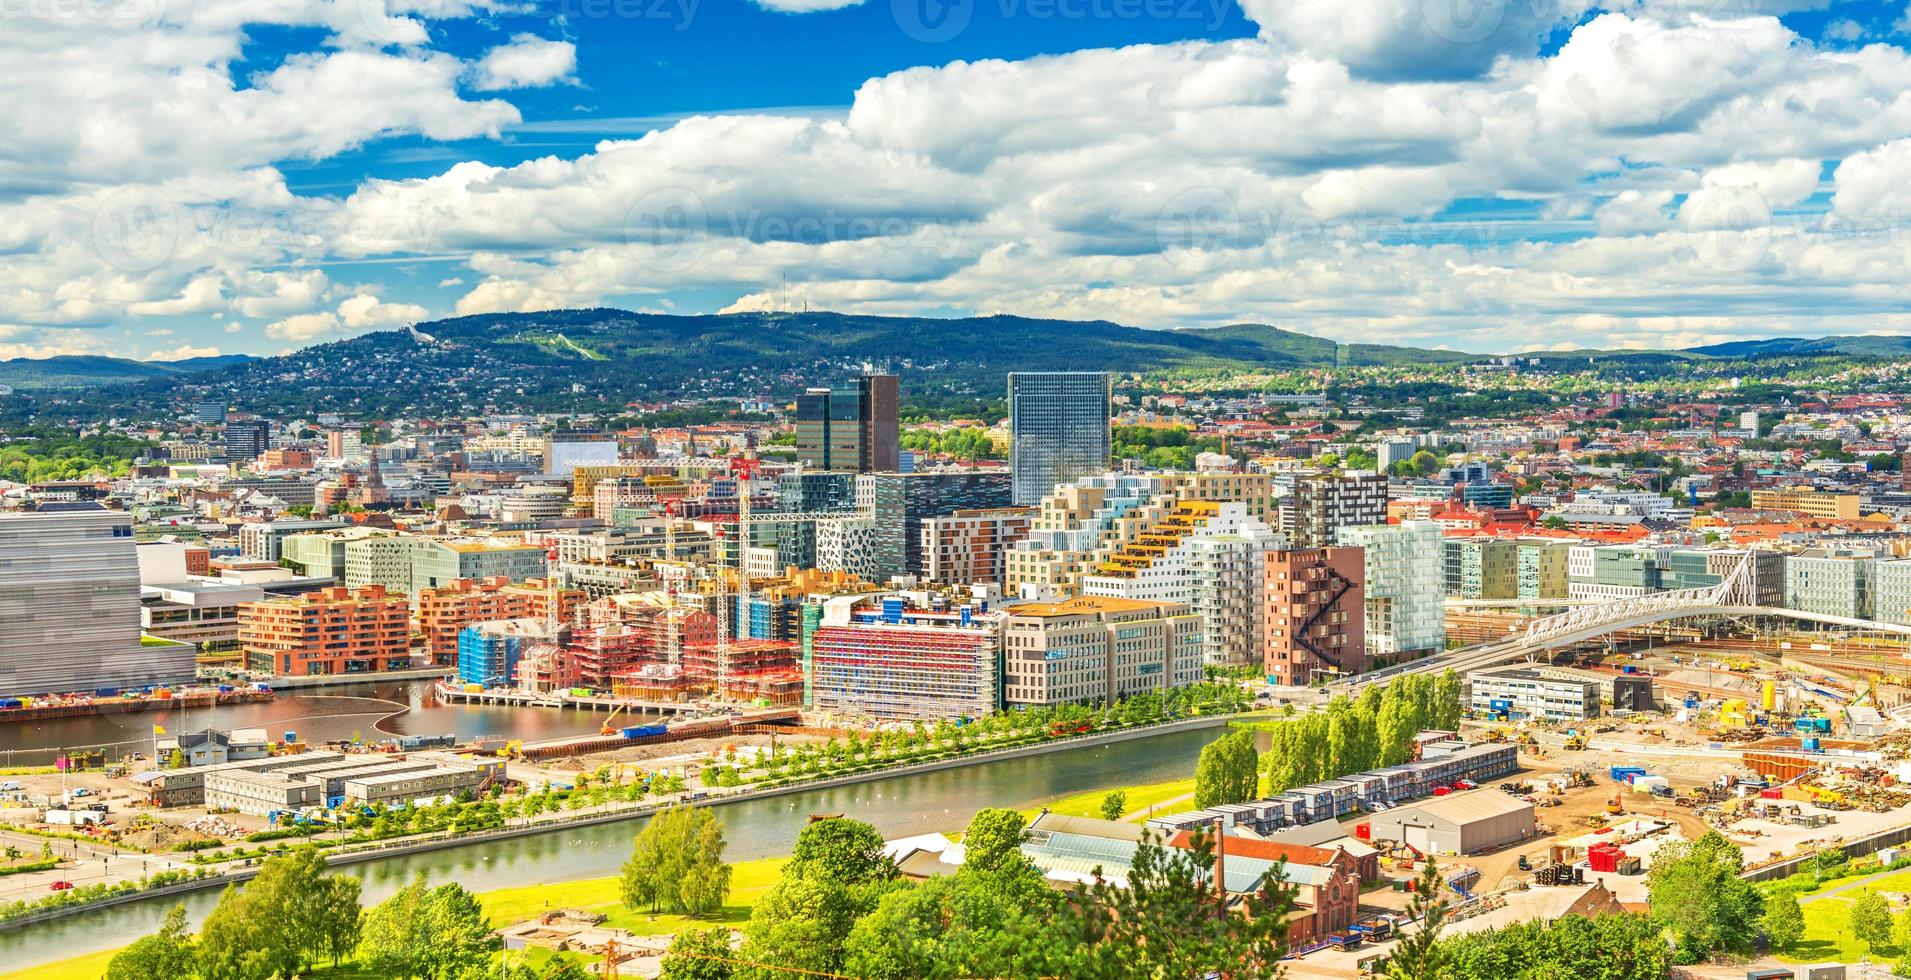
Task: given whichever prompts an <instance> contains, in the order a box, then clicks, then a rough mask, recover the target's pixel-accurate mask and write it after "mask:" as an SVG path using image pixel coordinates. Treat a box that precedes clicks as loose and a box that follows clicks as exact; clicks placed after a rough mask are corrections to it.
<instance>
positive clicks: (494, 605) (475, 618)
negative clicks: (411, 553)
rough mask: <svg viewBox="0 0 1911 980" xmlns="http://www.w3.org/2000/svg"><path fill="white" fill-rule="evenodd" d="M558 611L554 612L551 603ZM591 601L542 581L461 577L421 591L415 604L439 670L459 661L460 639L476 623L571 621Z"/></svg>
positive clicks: (427, 649) (427, 650) (577, 592)
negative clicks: (463, 632) (545, 620)
mask: <svg viewBox="0 0 1911 980" xmlns="http://www.w3.org/2000/svg"><path fill="white" fill-rule="evenodd" d="M554 599H555V600H556V605H557V609H556V611H555V613H553V611H552V609H551V606H552V601H553V600H554ZM586 601H587V596H586V595H585V593H584V590H582V589H561V590H560V589H552V588H550V587H548V585H547V583H545V582H544V581H542V580H538V579H532V580H530V581H527V582H523V583H513V582H512V581H511V580H510V579H508V578H504V577H503V576H493V577H491V578H487V579H482V580H472V579H460V580H458V581H456V582H453V583H451V584H450V585H446V586H441V587H439V588H435V589H422V590H420V591H419V593H418V600H417V604H416V609H417V616H418V629H419V632H421V633H423V634H424V635H425V654H426V656H427V657H429V658H430V660H431V662H432V663H433V664H435V665H438V666H450V665H452V664H455V663H457V662H458V643H459V640H458V635H459V633H460V632H462V631H463V630H464V628H465V627H467V626H469V625H471V624H473V623H482V622H490V621H493V620H505V619H540V620H542V619H555V620H556V621H558V622H563V623H568V622H570V621H571V619H572V617H573V616H575V615H576V612H577V607H578V606H580V605H582V604H583V603H584V602H586Z"/></svg>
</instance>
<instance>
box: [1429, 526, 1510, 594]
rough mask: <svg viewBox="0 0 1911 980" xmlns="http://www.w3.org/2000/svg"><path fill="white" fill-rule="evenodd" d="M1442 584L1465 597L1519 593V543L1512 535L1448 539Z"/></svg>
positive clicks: (1452, 592)
mask: <svg viewBox="0 0 1911 980" xmlns="http://www.w3.org/2000/svg"><path fill="white" fill-rule="evenodd" d="M1440 579H1441V584H1442V586H1443V587H1444V588H1445V590H1446V593H1447V594H1448V595H1451V596H1456V597H1458V598H1461V599H1513V598H1517V597H1518V595H1519V542H1517V541H1514V540H1513V539H1511V538H1491V537H1477V538H1448V539H1446V541H1445V542H1444V543H1443V545H1442V565H1441V574H1440Z"/></svg>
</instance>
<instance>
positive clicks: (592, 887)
mask: <svg viewBox="0 0 1911 980" xmlns="http://www.w3.org/2000/svg"><path fill="white" fill-rule="evenodd" d="M788 860H789V859H788V858H768V859H765V860H761V861H743V862H741V863H738V864H736V865H734V866H733V868H734V870H733V871H732V874H731V878H730V901H729V903H728V904H726V905H725V906H724V907H723V910H722V911H720V912H718V913H717V914H716V915H714V916H712V917H710V918H708V919H691V918H688V917H686V916H681V915H657V916H651V915H645V914H642V913H638V912H632V911H630V910H628V909H625V908H624V907H623V904H622V900H621V899H620V898H619V897H618V885H617V879H616V878H591V879H589V880H586V881H564V882H554V883H551V884H547V885H526V886H525V887H523V888H505V889H500V890H498V891H491V892H481V893H480V894H479V895H478V901H479V902H480V903H482V904H483V905H484V911H485V914H487V915H489V916H490V917H491V924H492V925H494V926H498V927H503V926H508V925H511V924H513V923H517V922H522V921H524V920H525V919H529V918H531V917H533V916H535V915H537V914H538V913H540V912H543V911H544V910H546V909H554V908H583V909H589V910H591V911H595V912H602V913H604V914H605V915H607V916H609V923H608V924H609V925H611V926H613V927H615V928H618V929H626V930H629V931H630V932H632V933H635V934H637V935H640V936H652V935H657V934H659V933H674V932H676V931H678V930H679V929H682V928H684V927H685V926H689V927H691V928H698V929H702V928H709V927H711V926H716V925H727V926H738V925H741V924H742V923H743V921H744V920H745V919H748V918H749V917H750V908H751V906H753V905H755V904H756V900H757V899H758V898H761V897H762V896H763V893H764V892H765V891H766V890H768V889H769V887H770V886H771V885H772V884H774V883H775V882H776V877H777V875H778V874H779V873H781V872H782V870H783V865H784V863H785V862H786V861H788ZM115 952H117V950H107V951H105V952H101V953H88V954H86V955H85V956H76V957H73V958H72V959H67V960H59V961H56V962H53V963H48V964H46V965H44V966H36V967H31V968H29V969H25V970H18V971H15V972H12V973H0V980H99V978H100V977H102V976H104V975H105V973H106V964H107V962H108V961H109V960H111V959H112V958H113V954H114V953H115ZM532 952H533V953H534V954H536V952H537V951H532ZM532 958H533V959H539V958H541V956H539V955H534V956H533V957H532ZM585 961H586V962H589V961H590V958H589V957H586V958H585ZM312 980H384V978H381V977H377V976H374V975H373V974H371V973H368V972H365V971H363V970H360V969H358V968H357V967H354V966H352V965H351V964H345V965H342V966H340V967H339V968H338V969H336V970H330V969H326V970H318V971H316V972H314V973H313V975H312Z"/></svg>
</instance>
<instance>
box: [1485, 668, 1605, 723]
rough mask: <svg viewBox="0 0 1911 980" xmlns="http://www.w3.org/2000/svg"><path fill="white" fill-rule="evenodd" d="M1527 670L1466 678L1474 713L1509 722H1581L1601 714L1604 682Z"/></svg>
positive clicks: (1491, 672)
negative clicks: (1602, 683) (1470, 691)
mask: <svg viewBox="0 0 1911 980" xmlns="http://www.w3.org/2000/svg"><path fill="white" fill-rule="evenodd" d="M1549 673H1550V672H1541V671H1537V670H1533V669H1530V668H1525V667H1505V668H1500V669H1497V670H1480V671H1474V672H1473V673H1471V674H1468V675H1467V682H1468V684H1469V686H1470V688H1471V690H1472V692H1473V693H1472V699H1471V702H1470V706H1471V707H1472V709H1473V710H1474V711H1477V712H1480V713H1481V714H1484V715H1488V716H1490V717H1494V718H1500V719H1504V720H1507V721H1523V720H1525V719H1528V718H1532V719H1537V720H1541V721H1581V720H1584V719H1587V718H1595V717H1598V715H1599V697H1600V688H1601V683H1600V681H1599V680H1597V679H1591V678H1585V677H1562V676H1549Z"/></svg>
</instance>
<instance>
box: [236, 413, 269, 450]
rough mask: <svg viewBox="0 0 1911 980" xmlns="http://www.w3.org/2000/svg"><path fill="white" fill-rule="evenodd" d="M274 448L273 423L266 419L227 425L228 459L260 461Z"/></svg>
mask: <svg viewBox="0 0 1911 980" xmlns="http://www.w3.org/2000/svg"><path fill="white" fill-rule="evenodd" d="M270 448H272V423H270V422H267V421H266V420H264V419H252V420H248V421H243V422H227V423H226V457H227V458H228V459H258V458H259V457H260V456H261V455H263V454H264V453H265V451H266V450H267V449H270Z"/></svg>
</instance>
